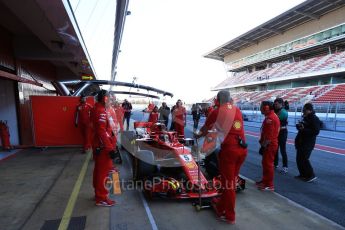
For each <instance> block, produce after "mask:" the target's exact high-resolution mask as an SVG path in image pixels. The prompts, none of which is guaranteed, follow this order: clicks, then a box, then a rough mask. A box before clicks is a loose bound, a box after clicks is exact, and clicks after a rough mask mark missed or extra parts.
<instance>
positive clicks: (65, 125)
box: [30, 96, 94, 147]
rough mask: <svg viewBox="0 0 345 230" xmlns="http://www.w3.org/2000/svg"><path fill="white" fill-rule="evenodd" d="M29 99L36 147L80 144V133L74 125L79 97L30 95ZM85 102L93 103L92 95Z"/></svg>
mask: <svg viewBox="0 0 345 230" xmlns="http://www.w3.org/2000/svg"><path fill="white" fill-rule="evenodd" d="M30 100H31V107H32V119H33V136H34V145H35V146H36V147H45V146H60V147H62V146H75V145H78V146H79V145H82V143H83V141H82V136H81V133H80V131H79V129H78V128H76V127H75V126H74V119H75V111H76V107H77V105H78V104H79V97H62V96H31V97H30ZM87 102H88V103H90V104H91V105H93V104H94V99H93V97H89V98H88V99H87Z"/></svg>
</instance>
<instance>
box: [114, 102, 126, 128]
mask: <svg viewBox="0 0 345 230" xmlns="http://www.w3.org/2000/svg"><path fill="white" fill-rule="evenodd" d="M114 110H115V114H116V119H117V122H118V124H119V126H120V131H121V132H122V131H123V116H124V113H125V112H124V110H123V108H122V107H121V106H118V107H114Z"/></svg>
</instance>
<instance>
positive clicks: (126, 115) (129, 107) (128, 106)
mask: <svg viewBox="0 0 345 230" xmlns="http://www.w3.org/2000/svg"><path fill="white" fill-rule="evenodd" d="M122 108H123V110H124V116H123V123H125V121H126V124H127V127H126V130H127V131H128V130H129V121H130V119H131V113H132V104H131V103H130V102H129V101H128V100H127V99H125V101H124V102H123V103H122Z"/></svg>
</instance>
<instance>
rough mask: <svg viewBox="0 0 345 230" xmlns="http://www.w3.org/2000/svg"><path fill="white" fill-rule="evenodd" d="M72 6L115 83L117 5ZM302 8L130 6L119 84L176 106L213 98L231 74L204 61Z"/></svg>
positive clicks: (201, 0) (101, 71)
mask: <svg viewBox="0 0 345 230" xmlns="http://www.w3.org/2000/svg"><path fill="white" fill-rule="evenodd" d="M70 1H71V5H72V7H73V8H74V9H76V11H75V14H76V17H77V20H78V23H79V25H80V28H81V30H82V34H83V37H84V39H85V42H86V45H87V47H88V50H89V53H90V55H91V59H92V61H93V64H94V67H95V69H96V72H97V75H98V78H99V79H110V70H111V54H112V46H113V44H112V43H113V33H114V20H115V6H116V1H115V0H70ZM78 2H79V4H78ZM301 2H303V1H301V0H289V1H286V0H260V1H257V0H241V1H234V0H212V1H211V0H130V2H129V10H130V11H131V12H132V14H131V15H130V16H127V19H126V24H125V30H124V34H123V39H122V44H121V53H120V54H119V60H118V74H117V77H116V80H119V81H129V82H131V81H132V79H133V77H136V78H137V79H138V80H137V83H140V84H146V85H150V86H153V87H157V88H160V89H163V90H167V91H171V92H173V93H174V94H175V95H176V96H175V97H174V98H173V100H172V101H176V100H177V99H182V100H184V101H185V102H187V103H191V102H197V101H201V100H202V99H205V98H210V97H211V96H213V95H214V94H215V92H211V91H210V88H211V87H212V86H215V85H217V84H218V83H219V82H221V81H222V80H224V79H225V78H226V73H225V70H224V66H223V64H222V62H219V61H214V60H210V59H206V58H203V55H204V54H205V53H207V52H209V51H211V50H213V49H215V48H216V47H218V46H220V45H222V44H224V43H226V42H228V41H230V40H231V39H232V38H234V37H237V36H239V35H241V34H242V33H244V32H247V31H248V30H250V29H252V28H253V27H255V26H257V25H259V24H261V23H263V22H265V21H267V20H269V19H271V18H272V17H274V16H277V15H278V14H280V13H283V12H284V11H286V10H288V9H289V8H292V7H294V6H295V5H297V4H299V3H301ZM77 5H78V7H77Z"/></svg>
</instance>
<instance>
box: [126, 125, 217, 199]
mask: <svg viewBox="0 0 345 230" xmlns="http://www.w3.org/2000/svg"><path fill="white" fill-rule="evenodd" d="M134 128H135V133H132V134H130V133H126V134H124V135H123V137H122V141H121V142H122V146H123V147H124V148H125V149H126V150H127V151H128V152H130V153H131V154H130V155H131V156H132V166H133V180H135V181H139V182H142V183H141V185H142V188H143V190H144V192H145V194H146V195H147V196H148V197H154V196H164V197H169V198H175V199H186V198H187V199H188V198H190V199H196V198H199V196H201V198H211V197H215V196H219V195H220V194H221V183H220V178H219V176H215V177H213V178H210V177H209V178H207V177H206V176H205V175H204V173H203V171H202V170H199V165H201V164H203V163H204V162H201V161H199V163H197V162H196V158H197V156H196V155H197V151H192V150H191V149H195V147H194V140H193V139H190V138H184V139H178V138H177V135H176V132H171V131H167V130H166V127H165V125H164V124H161V123H155V124H152V123H151V122H134ZM206 168H207V167H206Z"/></svg>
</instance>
